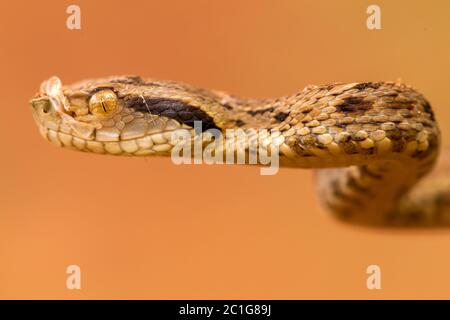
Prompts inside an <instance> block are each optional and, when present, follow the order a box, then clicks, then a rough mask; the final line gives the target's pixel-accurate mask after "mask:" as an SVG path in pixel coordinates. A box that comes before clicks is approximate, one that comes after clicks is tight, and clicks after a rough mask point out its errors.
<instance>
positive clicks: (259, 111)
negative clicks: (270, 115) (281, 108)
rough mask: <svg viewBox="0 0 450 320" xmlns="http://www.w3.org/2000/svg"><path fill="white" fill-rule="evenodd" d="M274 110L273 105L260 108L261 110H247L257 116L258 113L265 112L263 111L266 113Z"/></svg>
mask: <svg viewBox="0 0 450 320" xmlns="http://www.w3.org/2000/svg"><path fill="white" fill-rule="evenodd" d="M273 110H274V109H273V108H272V107H269V108H265V109H260V110H250V111H247V113H248V114H249V115H251V116H256V115H257V114H263V113H266V112H273Z"/></svg>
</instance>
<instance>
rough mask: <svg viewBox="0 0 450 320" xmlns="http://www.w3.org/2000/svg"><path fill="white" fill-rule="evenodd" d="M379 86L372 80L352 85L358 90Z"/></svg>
mask: <svg viewBox="0 0 450 320" xmlns="http://www.w3.org/2000/svg"><path fill="white" fill-rule="evenodd" d="M379 87H380V84H379V83H374V82H363V83H359V84H357V85H356V86H354V87H353V88H354V89H358V90H364V89H367V88H372V89H378V88H379Z"/></svg>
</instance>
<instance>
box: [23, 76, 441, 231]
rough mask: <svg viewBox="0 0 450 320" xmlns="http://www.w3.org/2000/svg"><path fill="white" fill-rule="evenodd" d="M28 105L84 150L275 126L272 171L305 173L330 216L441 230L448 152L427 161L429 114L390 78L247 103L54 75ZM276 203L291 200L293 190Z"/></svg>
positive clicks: (432, 128)
mask: <svg viewBox="0 0 450 320" xmlns="http://www.w3.org/2000/svg"><path fill="white" fill-rule="evenodd" d="M30 106H31V112H32V115H33V117H34V120H35V122H36V124H37V126H38V129H39V132H40V134H41V135H42V136H43V137H44V138H45V139H46V140H48V141H49V142H51V143H52V144H55V145H57V146H59V147H64V148H68V149H74V150H78V151H84V152H92V153H96V154H107V155H126V156H132V157H136V156H170V155H171V152H172V151H173V149H174V148H175V146H176V143H177V142H176V141H173V140H174V139H173V132H175V131H177V130H186V131H187V132H189V134H190V137H191V140H190V142H189V143H190V144H192V147H193V145H194V141H195V139H196V137H198V136H199V135H200V134H201V133H205V132H208V130H217V131H219V132H222V133H224V132H226V131H227V130H231V129H234V130H242V131H243V132H255V130H261V129H265V130H270V132H277V135H276V138H277V139H276V140H277V145H278V148H277V149H276V152H277V154H276V155H277V156H278V159H279V166H280V167H281V168H283V167H287V168H303V169H314V172H315V174H314V177H315V180H316V189H317V194H318V198H319V201H320V202H321V203H322V204H323V206H324V207H325V208H327V209H328V210H329V211H330V212H332V213H333V215H334V216H335V217H337V218H338V219H339V220H342V221H346V222H351V223H355V224H358V225H365V226H400V227H404V226H408V227H410V226H413V227H415V226H420V227H421V226H445V225H450V179H449V178H448V172H449V171H450V168H448V163H449V162H450V161H449V159H450V158H449V157H448V155H446V154H444V153H443V155H442V156H441V157H439V155H440V154H441V152H440V150H441V147H440V145H441V135H440V130H439V127H438V124H437V120H436V116H435V114H434V112H433V109H432V107H431V105H430V103H429V102H428V101H427V100H426V98H425V97H424V96H423V95H422V94H421V93H419V92H418V91H416V90H415V89H414V88H412V87H411V86H409V85H406V84H404V83H401V82H400V81H396V82H354V83H333V84H327V85H309V86H306V87H305V88H304V89H303V90H301V91H299V92H297V93H295V94H291V95H286V96H283V97H279V98H275V99H247V98H241V97H237V96H234V95H231V94H228V93H226V92H223V91H219V90H207V89H201V88H198V87H195V86H192V85H188V84H184V83H180V82H176V81H162V80H157V79H151V78H142V77H140V76H128V75H127V76H110V77H104V78H98V79H89V80H83V81H79V82H76V83H73V84H71V85H62V83H61V80H60V79H59V78H58V77H55V76H54V77H51V78H50V79H48V80H46V81H44V82H42V84H41V86H40V89H39V91H38V92H37V93H36V94H35V95H34V96H33V98H32V99H31V100H30ZM195 123H201V125H202V126H201V130H196V129H195ZM228 139H235V138H234V137H229V138H228ZM267 139H272V140H274V138H273V137H272V136H270V137H268V138H267ZM225 141H226V139H225ZM202 143H204V141H203V142H202ZM248 151H249V144H247V145H245V144H244V153H245V154H246V155H247V156H249V154H248ZM217 152H223V150H222V151H217ZM436 163H440V165H438V166H437V165H436ZM445 166H447V168H445V170H444V171H442V170H441V169H439V170H438V171H436V170H437V169H436V168H437V167H439V168H441V167H445ZM282 170H284V169H282ZM430 172H431V173H430ZM442 172H444V173H442ZM298 183H302V181H295V179H293V180H292V185H291V186H289V187H290V188H295V185H297V184H298ZM286 200H287V201H290V202H291V204H292V208H293V209H295V208H301V207H302V199H301V195H299V199H284V201H286Z"/></svg>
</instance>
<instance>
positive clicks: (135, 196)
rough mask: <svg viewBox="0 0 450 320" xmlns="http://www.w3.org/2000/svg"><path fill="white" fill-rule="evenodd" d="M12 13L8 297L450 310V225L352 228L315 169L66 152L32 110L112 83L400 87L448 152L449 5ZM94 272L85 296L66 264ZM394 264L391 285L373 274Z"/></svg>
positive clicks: (3, 30) (174, 5) (7, 20)
mask: <svg viewBox="0 0 450 320" xmlns="http://www.w3.org/2000/svg"><path fill="white" fill-rule="evenodd" d="M372 3H373V2H372V1H364V0H362V1H356V0H354V1H349V0H346V1H300V0H291V1H288V0H281V1H273V0H272V1H266V0H245V1H238V0H229V1H208V0H191V1H182V0H179V1H175V0H169V1H137V0H128V1H126V2H123V1H111V0H108V1H106V0H102V1H95V2H94V1H82V0H79V1H76V3H75V4H77V5H79V6H80V7H81V30H68V29H67V28H66V19H67V17H68V14H66V8H67V7H68V6H69V5H70V4H74V3H73V2H70V1H58V2H56V1H49V0H46V1H44V0H41V1H35V2H29V1H23V0H17V1H13V2H1V3H0V36H1V39H2V41H1V46H0V61H1V62H0V63H1V70H2V74H1V77H0V88H1V93H2V94H1V99H2V101H1V116H0V137H1V139H2V140H1V145H2V148H1V157H0V178H1V180H0V298H22V299H30V298H41V299H47V298H58V299H72V298H73V299H89V298H105V299H110V298H124V299H144V298H148V299H219V298H223V299H241V298H245V299H300V298H324V299H328V298H357V299H358V298H377V299H378V298H386V299H389V298H450V271H449V270H450V254H449V250H448V248H449V247H450V230H376V229H367V228H361V227H355V226H349V225H345V224H342V223H340V222H338V221H336V220H334V219H333V218H332V217H331V216H329V215H328V213H327V212H326V211H325V210H323V209H322V208H321V207H319V205H318V201H317V195H316V194H315V190H314V185H313V175H312V172H311V171H309V170H295V169H285V170H283V169H282V170H280V172H279V173H278V174H277V175H275V176H261V175H259V169H258V168H252V167H245V166H240V167H239V166H223V165H215V166H207V165H191V166H188V165H185V166H175V165H173V164H172V162H171V161H170V159H167V158H146V159H144V158H126V157H124V158H120V157H112V156H100V155H95V154H84V153H79V152H73V151H68V150H63V149H60V148H56V147H54V146H52V145H51V144H49V143H48V142H46V141H44V140H43V139H42V138H41V137H40V135H39V133H38V130H37V128H36V125H35V124H34V122H33V120H32V117H31V113H30V110H29V107H28V100H29V99H30V98H31V97H32V96H33V95H34V93H35V92H36V91H37V90H38V89H39V85H40V83H41V82H42V81H43V80H45V79H47V78H48V77H50V76H52V75H57V76H59V77H60V78H61V79H62V81H63V83H66V84H68V83H71V82H74V81H77V80H81V79H84V78H93V77H101V76H108V75H114V74H138V75H141V76H144V77H153V78H158V79H170V80H177V81H182V82H186V83H190V84H194V85H196V86H200V87H205V88H213V89H220V90H224V91H228V92H231V93H234V94H236V95H241V96H244V97H256V98H263V97H276V96H281V95H286V94H291V93H294V92H296V91H298V90H300V89H302V88H303V87H304V86H305V85H308V84H324V83H332V82H357V81H378V80H396V79H398V78H401V79H402V81H404V82H406V83H408V84H411V85H412V86H414V87H415V88H417V89H418V90H419V91H421V92H422V93H423V94H424V95H425V96H426V97H427V98H428V100H429V101H430V102H431V104H432V105H433V107H434V110H435V112H436V115H437V119H439V123H440V127H441V130H442V133H443V135H444V144H445V145H449V144H450V139H449V138H450V126H449V125H450V111H449V108H448V107H449V105H450V96H449V85H450V59H449V56H450V42H449V41H448V33H449V30H450V20H449V19H448V14H449V12H450V3H449V2H448V1H444V0H442V1H437V0H436V1H403V0H402V1H400V0H398V1H381V0H377V1H376V2H375V3H376V4H378V5H379V6H380V8H381V21H382V29H381V30H368V29H367V27H366V19H367V16H368V15H367V14H366V9H367V7H368V6H369V5H370V4H372ZM71 264H76V265H79V266H80V267H81V272H82V274H81V277H82V279H81V281H82V284H81V286H82V289H81V290H67V289H66V277H67V275H66V273H65V271H66V267H67V266H68V265H71ZM370 264H377V265H379V266H380V267H381V272H382V278H381V281H382V283H381V285H382V289H381V290H372V291H371V290H368V289H367V288H366V278H367V275H366V268H367V266H368V265H370Z"/></svg>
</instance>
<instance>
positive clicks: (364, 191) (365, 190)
mask: <svg viewBox="0 0 450 320" xmlns="http://www.w3.org/2000/svg"><path fill="white" fill-rule="evenodd" d="M347 185H348V187H349V188H352V189H353V190H356V191H358V192H360V193H362V194H364V195H367V196H370V194H371V192H370V191H369V188H366V187H363V186H360V185H359V184H358V182H357V180H356V179H355V177H353V176H350V177H349V178H348V181H347Z"/></svg>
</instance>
